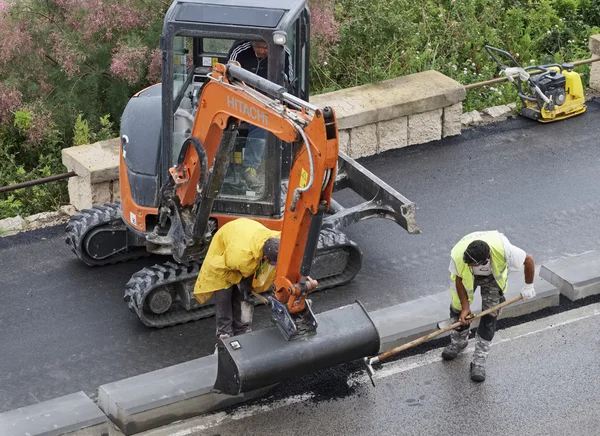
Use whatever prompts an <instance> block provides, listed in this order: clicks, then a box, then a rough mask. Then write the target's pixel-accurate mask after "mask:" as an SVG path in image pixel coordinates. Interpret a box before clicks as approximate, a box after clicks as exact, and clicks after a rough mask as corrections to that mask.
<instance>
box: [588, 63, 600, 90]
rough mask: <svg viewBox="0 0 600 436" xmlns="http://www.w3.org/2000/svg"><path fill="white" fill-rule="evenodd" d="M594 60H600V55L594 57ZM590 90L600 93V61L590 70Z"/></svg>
mask: <svg viewBox="0 0 600 436" xmlns="http://www.w3.org/2000/svg"><path fill="white" fill-rule="evenodd" d="M592 58H593V59H599V58H600V55H593V56H592ZM590 88H592V89H595V90H596V91H600V61H598V62H594V63H593V64H592V66H591V68H590Z"/></svg>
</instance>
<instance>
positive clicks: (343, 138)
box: [310, 70, 465, 159]
mask: <svg viewBox="0 0 600 436" xmlns="http://www.w3.org/2000/svg"><path fill="white" fill-rule="evenodd" d="M464 98H465V89H464V87H463V86H462V85H461V84H460V83H458V82H456V81H455V80H453V79H451V78H449V77H446V76H444V75H443V74H441V73H439V72H437V71H433V70H430V71H425V72H423V73H417V74H411V75H408V76H402V77H398V78H395V79H391V80H386V81H383V82H379V83H373V84H368V85H363V86H357V87H354V88H348V89H342V90H340V91H335V92H330V93H326V94H320V95H316V96H314V97H311V100H310V101H311V103H313V104H316V105H317V106H320V107H324V106H331V107H332V108H334V110H335V112H336V117H337V122H338V129H339V131H340V149H341V150H342V151H344V152H345V153H346V154H348V155H349V156H350V157H352V158H355V159H356V158H359V157H364V156H370V155H373V154H377V153H381V152H384V151H387V150H392V149H395V148H402V147H406V146H408V145H415V144H423V143H425V142H430V141H435V140H438V139H442V138H445V137H447V136H453V135H459V134H460V132H461V119H460V117H461V114H462V100H463V99H464Z"/></svg>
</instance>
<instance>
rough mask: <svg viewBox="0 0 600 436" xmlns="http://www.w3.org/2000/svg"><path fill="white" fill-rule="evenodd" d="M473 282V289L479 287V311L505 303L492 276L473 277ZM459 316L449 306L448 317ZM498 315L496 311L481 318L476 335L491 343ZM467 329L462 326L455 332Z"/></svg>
mask: <svg viewBox="0 0 600 436" xmlns="http://www.w3.org/2000/svg"><path fill="white" fill-rule="evenodd" d="M474 280H475V283H474V287H475V289H477V287H478V286H479V288H480V290H481V310H486V309H489V308H490V307H494V306H496V305H498V304H500V303H502V302H504V301H506V298H504V295H503V294H502V289H500V286H498V283H497V282H496V279H494V276H474ZM459 315H460V311H457V310H456V309H454V308H453V307H452V306H450V317H458V316H459ZM498 315H500V312H499V311H497V310H496V311H494V312H492V313H489V314H487V315H485V316H483V317H482V318H481V320H480V321H479V327H478V328H477V335H478V336H480V337H481V338H483V339H485V340H486V341H491V340H492V339H493V338H494V334H495V333H496V318H497V317H498ZM468 328H469V326H468V325H464V326H461V327H459V328H458V329H456V330H458V331H464V330H467V329H468Z"/></svg>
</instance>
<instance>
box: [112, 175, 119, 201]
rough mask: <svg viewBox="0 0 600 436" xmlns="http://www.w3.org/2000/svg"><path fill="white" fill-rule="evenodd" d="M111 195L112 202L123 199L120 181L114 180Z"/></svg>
mask: <svg viewBox="0 0 600 436" xmlns="http://www.w3.org/2000/svg"><path fill="white" fill-rule="evenodd" d="M111 193H112V199H111V201H117V200H120V199H121V182H120V181H119V179H116V180H113V182H112V186H111Z"/></svg>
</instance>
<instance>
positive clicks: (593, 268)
mask: <svg viewBox="0 0 600 436" xmlns="http://www.w3.org/2000/svg"><path fill="white" fill-rule="evenodd" d="M540 276H541V277H542V278H543V279H544V280H546V281H548V282H550V283H551V284H552V285H554V286H556V288H557V289H558V290H559V291H560V293H561V294H562V295H564V296H565V297H567V298H568V299H569V300H571V301H575V300H580V299H582V298H585V297H587V296H590V295H597V294H600V252H598V251H591V252H588V253H584V254H581V255H579V256H573V257H568V258H566V259H559V260H555V261H553V262H548V263H547V264H544V265H542V268H541V270H540Z"/></svg>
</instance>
